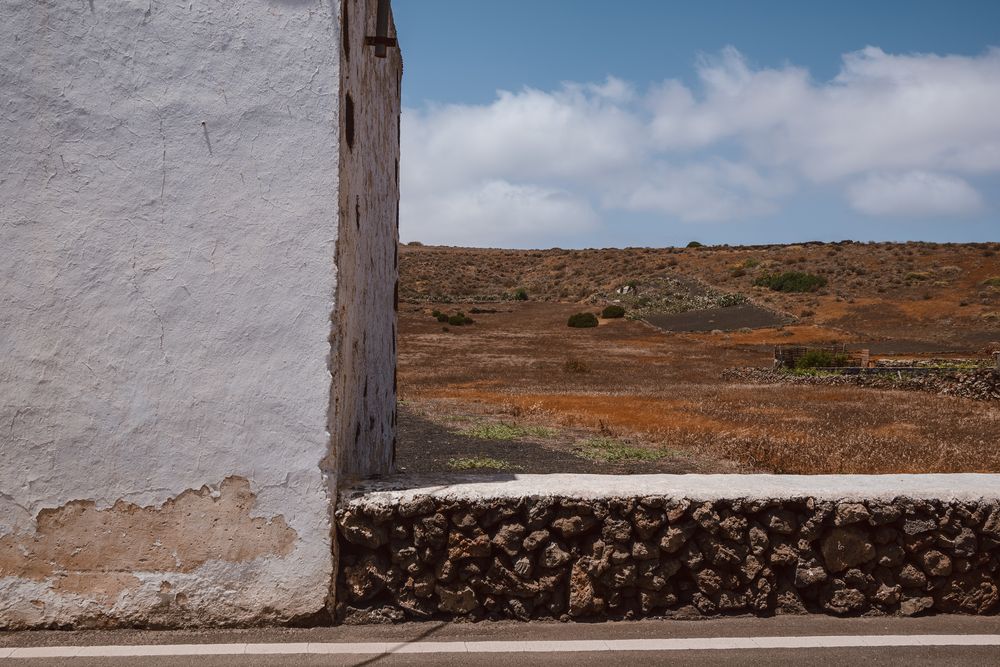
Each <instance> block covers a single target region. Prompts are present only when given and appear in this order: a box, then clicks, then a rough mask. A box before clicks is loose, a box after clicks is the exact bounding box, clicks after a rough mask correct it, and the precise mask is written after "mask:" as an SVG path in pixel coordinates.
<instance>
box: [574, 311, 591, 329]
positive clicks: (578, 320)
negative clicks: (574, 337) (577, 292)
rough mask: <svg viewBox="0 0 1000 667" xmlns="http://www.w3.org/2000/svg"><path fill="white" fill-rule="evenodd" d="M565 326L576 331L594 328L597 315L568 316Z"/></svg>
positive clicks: (580, 314) (579, 314)
mask: <svg viewBox="0 0 1000 667" xmlns="http://www.w3.org/2000/svg"><path fill="white" fill-rule="evenodd" d="M567 324H568V325H569V326H571V327H575V328H577V329H586V328H587V327H596V326H597V315H594V314H593V313H576V314H575V315H570V316H569V322H567Z"/></svg>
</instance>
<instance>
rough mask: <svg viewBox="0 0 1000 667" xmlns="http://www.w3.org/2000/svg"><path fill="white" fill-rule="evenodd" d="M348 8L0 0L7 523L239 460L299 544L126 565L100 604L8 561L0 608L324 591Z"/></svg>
mask: <svg viewBox="0 0 1000 667" xmlns="http://www.w3.org/2000/svg"><path fill="white" fill-rule="evenodd" d="M339 11H340V9H339V3H333V2H330V1H329V0H230V1H229V2H209V1H208V0H194V1H193V2H185V3H175V2H158V1H156V0H148V1H147V0H143V1H142V2H135V1H127V0H89V2H63V1H59V0H5V2H4V3H3V4H2V7H0V19H2V21H0V283H2V288H0V460H2V461H3V464H2V465H0V537H2V536H4V535H7V536H13V535H22V534H23V535H25V536H29V537H30V534H31V532H32V531H33V530H34V524H35V520H36V516H37V515H38V513H39V511H40V510H43V509H47V508H58V507H60V506H63V505H64V504H66V503H68V502H70V501H74V500H93V501H95V502H96V507H97V508H98V509H100V508H107V507H109V506H111V505H112V504H113V503H115V502H116V501H118V500H121V499H124V500H127V501H129V502H132V503H136V504H138V505H159V504H161V503H164V502H165V501H167V500H168V499H170V498H173V497H175V496H177V495H178V494H180V493H181V492H183V491H185V490H186V489H198V488H200V487H202V486H203V485H209V486H211V487H213V488H216V487H217V486H218V485H219V484H220V483H221V482H222V480H223V479H225V478H227V477H231V476H236V477H242V478H246V479H247V480H249V482H250V488H251V490H252V492H253V494H255V496H256V499H255V504H254V506H253V509H252V512H253V514H254V515H255V516H261V517H267V518H272V517H279V516H280V517H283V519H284V520H285V521H286V522H287V524H288V526H289V527H291V528H292V529H293V530H294V531H295V533H296V534H297V540H296V541H295V543H294V550H293V551H292V552H291V553H290V554H289V555H287V556H280V557H279V556H268V557H259V558H256V559H253V560H249V561H246V562H231V563H230V562H210V563H206V564H205V565H203V566H201V567H200V568H199V569H198V570H195V571H193V572H186V573H176V574H172V575H169V576H167V577H161V576H157V575H155V573H142V572H138V573H137V574H138V576H139V578H140V579H142V580H143V582H144V583H143V584H142V586H141V587H139V588H138V589H130V590H127V591H125V592H123V593H122V594H121V595H119V596H118V598H117V599H115V600H114V601H113V603H112V605H111V606H110V607H106V608H105V607H102V608H100V609H97V610H96V611H95V603H94V602H93V600H92V599H90V598H88V596H87V595H86V594H83V595H69V594H65V595H59V594H56V593H54V592H53V591H52V588H51V583H52V582H51V581H46V580H43V581H38V580H28V579H21V578H18V577H6V578H0V600H3V601H4V602H2V603H0V626H4V625H5V624H10V623H12V619H14V620H15V621H16V622H17V623H20V624H41V623H69V622H75V621H79V620H80V619H85V618H88V617H91V616H94V615H98V614H105V615H110V616H111V617H113V618H115V619H118V620H122V621H124V622H142V621H145V620H150V619H153V620H156V619H161V620H166V621H167V622H170V620H171V619H172V618H174V617H172V616H171V614H172V613H173V612H171V611H170V610H169V609H168V608H167V607H168V606H169V605H167V606H165V605H164V599H163V594H162V588H163V584H162V581H163V580H164V579H169V580H170V582H171V584H172V591H173V593H174V594H176V593H183V594H184V595H185V596H186V610H185V612H184V614H185V616H184V618H185V619H187V620H188V621H193V622H208V623H212V622H226V623H233V622H247V621H253V620H266V619H272V620H280V619H285V618H289V617H292V616H295V615H298V614H305V613H310V612H315V611H317V610H318V609H321V608H322V607H323V604H324V600H325V596H326V594H327V591H328V586H329V581H330V577H331V569H332V559H331V552H330V524H329V505H330V500H329V498H328V495H329V488H328V485H327V481H326V479H325V477H324V474H323V473H322V472H321V468H320V464H321V461H322V460H323V459H324V457H326V456H327V454H328V451H327V447H328V438H327V433H326V428H327V420H328V406H329V392H330V375H329V371H328V368H327V363H328V356H329V352H330V342H329V337H330V331H331V323H330V313H331V311H332V309H333V307H334V298H335V291H336V277H335V267H334V257H335V247H336V239H337V226H338V159H339V158H338V156H339V140H340V139H339V138H340V130H339V127H338V108H339V105H338V87H339V80H340V72H339V61H340V25H339ZM192 538H197V535H192ZM122 539H123V540H128V539H132V538H131V537H130V536H128V535H123V536H122ZM147 580H148V581H147ZM29 601H33V602H32V603H29ZM96 606H97V607H100V605H96ZM175 620H176V619H175Z"/></svg>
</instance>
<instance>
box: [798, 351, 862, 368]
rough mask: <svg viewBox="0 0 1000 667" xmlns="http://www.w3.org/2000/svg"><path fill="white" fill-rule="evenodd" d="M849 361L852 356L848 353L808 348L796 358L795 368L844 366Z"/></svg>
mask: <svg viewBox="0 0 1000 667" xmlns="http://www.w3.org/2000/svg"><path fill="white" fill-rule="evenodd" d="M849 362H850V358H849V357H848V356H847V355H846V354H837V353H835V352H830V351H829V350H808V351H806V353H805V354H803V355H802V356H801V357H799V358H798V359H796V360H795V369H796V370H803V369H806V368H842V367H844V366H847V364H848V363H849Z"/></svg>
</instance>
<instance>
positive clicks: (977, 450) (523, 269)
mask: <svg viewBox="0 0 1000 667" xmlns="http://www.w3.org/2000/svg"><path fill="white" fill-rule="evenodd" d="M788 272H794V273H800V274H807V275H809V276H815V277H818V278H819V279H821V281H822V282H823V283H824V284H822V285H820V286H813V288H812V291H805V292H784V291H778V290H776V289H772V288H769V287H768V286H765V285H764V284H761V283H764V282H766V278H767V277H768V276H774V275H778V274H784V273H788ZM400 273H401V276H400V290H399V293H400V306H399V318H400V322H399V391H400V397H401V404H400V439H399V444H398V446H397V452H396V462H397V465H398V466H400V467H402V468H403V469H405V470H407V471H438V470H463V471H467V472H476V471H484V472H496V471H508V472H624V473H640V472H751V471H756V472H777V473H805V474H812V473H917V472H996V471H1000V445H998V440H1000V439H998V436H997V433H998V426H1000V402H998V401H996V400H990V399H989V396H988V395H987V396H986V400H975V399H973V398H967V397H964V396H960V395H946V394H942V393H940V392H938V391H926V390H916V391H914V390H913V387H912V386H911V385H912V383H909V384H908V383H907V382H905V381H903V380H904V378H903V377H902V374H899V376H900V377H899V382H898V386H897V384H895V380H893V377H895V376H890V377H889V378H888V379H887V380H882V381H880V383H881V384H880V385H879V386H858V385H853V384H850V383H845V384H823V383H822V381H819V382H817V383H814V384H810V383H809V382H765V383H761V382H757V381H750V380H745V379H743V378H742V377H741V376H739V375H738V374H736V375H734V374H733V373H732V370H731V369H739V368H747V367H756V368H761V369H769V368H770V367H771V365H772V359H773V356H774V354H773V349H774V346H775V345H826V344H846V345H847V346H848V348H849V349H851V350H860V349H869V350H870V351H871V353H872V356H873V358H874V359H881V360H882V361H883V362H888V361H891V360H895V361H897V362H898V361H899V360H903V359H911V360H917V361H915V362H913V363H927V360H929V359H937V360H944V361H943V362H942V363H946V364H951V365H954V366H955V367H959V366H963V365H970V364H980V365H983V366H985V365H988V364H990V363H992V362H991V354H992V352H994V351H995V350H1000V347H998V346H997V341H1000V244H967V245H957V244H930V243H907V244H863V243H853V242H842V243H835V244H819V243H810V244H802V245H788V246H755V247H726V246H722V247H692V248H665V249H648V248H630V249H611V250H560V249H552V250H494V249H463V248H444V247H425V246H421V245H419V244H411V245H406V246H401V247H400ZM755 283H756V284H755ZM614 303H617V304H620V305H622V306H623V307H624V309H625V311H626V315H625V317H623V318H616V319H603V318H602V319H600V321H599V326H597V327H593V328H571V327H568V326H567V319H568V318H569V316H570V315H573V314H574V313H578V312H592V313H596V314H600V313H601V311H602V309H603V308H604V307H605V306H607V305H609V304H614ZM459 313H461V314H462V315H463V316H464V319H465V320H467V319H471V320H472V322H471V323H464V324H456V322H462V321H463V318H461V317H460V318H458V319H455V316H456V315H458V314H459ZM449 318H450V319H451V321H450V322H449V321H448V320H449ZM654 325H655V326H654Z"/></svg>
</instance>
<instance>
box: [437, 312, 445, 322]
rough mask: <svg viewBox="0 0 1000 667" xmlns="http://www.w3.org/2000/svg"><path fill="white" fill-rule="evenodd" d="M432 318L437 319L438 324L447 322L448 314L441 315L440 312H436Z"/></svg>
mask: <svg viewBox="0 0 1000 667" xmlns="http://www.w3.org/2000/svg"><path fill="white" fill-rule="evenodd" d="M434 317H435V319H437V321H438V322H447V321H448V313H441V312H438V311H434Z"/></svg>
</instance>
